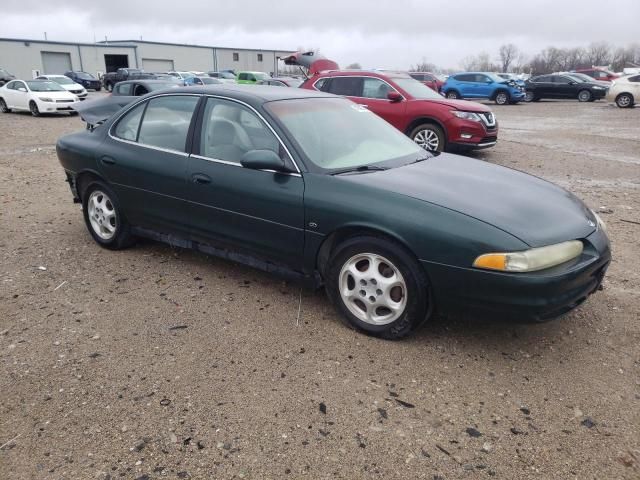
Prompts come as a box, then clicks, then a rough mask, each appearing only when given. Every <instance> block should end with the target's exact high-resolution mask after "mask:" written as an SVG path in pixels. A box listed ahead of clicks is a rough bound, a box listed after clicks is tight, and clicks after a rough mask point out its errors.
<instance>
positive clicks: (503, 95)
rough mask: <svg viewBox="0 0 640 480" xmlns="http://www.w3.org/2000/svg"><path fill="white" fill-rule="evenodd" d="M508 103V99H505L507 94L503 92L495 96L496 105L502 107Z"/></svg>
mask: <svg viewBox="0 0 640 480" xmlns="http://www.w3.org/2000/svg"><path fill="white" fill-rule="evenodd" d="M508 101H509V97H507V94H506V93H504V92H500V93H499V94H498V95H496V103H497V104H498V105H504V104H506V103H507V102H508Z"/></svg>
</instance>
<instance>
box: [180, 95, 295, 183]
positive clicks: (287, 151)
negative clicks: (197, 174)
mask: <svg viewBox="0 0 640 480" xmlns="http://www.w3.org/2000/svg"><path fill="white" fill-rule="evenodd" d="M203 97H204V99H205V102H206V101H207V100H208V99H209V98H215V99H219V100H227V101H230V102H235V103H238V104H240V105H242V106H244V107H247V108H248V109H249V110H250V111H251V112H252V113H254V114H255V115H256V116H257V117H258V118H259V119H260V121H261V122H262V123H263V124H265V125H266V126H267V128H268V129H269V130H270V131H271V133H273V135H274V136H275V137H276V140H278V143H279V144H280V145H281V146H282V147H283V148H284V151H285V152H286V154H287V156H288V157H289V160H291V163H292V164H293V166H294V167H295V169H296V171H295V172H288V173H284V172H278V173H281V174H283V175H292V176H294V177H301V176H302V175H301V171H300V167H299V166H298V163H297V162H296V161H295V159H294V158H293V155H291V152H290V151H289V148H288V147H287V145H286V144H285V143H284V142H283V141H282V138H280V135H278V133H277V132H276V131H275V130H274V129H273V127H272V126H271V125H270V124H269V122H267V120H266V118H264V116H263V115H262V114H261V113H260V112H258V110H256V109H255V108H253V107H252V106H251V105H249V104H248V103H245V102H243V101H242V100H238V99H235V98H229V97H224V96H221V95H204V96H203ZM205 102H203V105H204V103H205ZM203 113H204V107H203V108H202V112H201V113H199V115H200V116H201V117H202V115H203ZM199 120H200V121H199V123H200V128H201V129H202V123H203V122H202V120H203V119H202V118H201V119H199ZM191 150H192V151H193V146H192V148H191ZM191 156H192V157H194V158H199V159H200V160H209V161H211V162H216V163H222V164H224V165H231V166H234V167H241V168H244V167H243V166H242V164H241V163H240V162H232V161H230V160H222V159H221V158H212V157H207V156H204V155H200V147H199V146H198V154H194V153H193V152H192V153H191ZM264 171H265V172H270V171H271V170H264Z"/></svg>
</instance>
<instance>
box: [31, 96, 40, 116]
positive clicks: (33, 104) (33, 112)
mask: <svg viewBox="0 0 640 480" xmlns="http://www.w3.org/2000/svg"><path fill="white" fill-rule="evenodd" d="M29 111H30V112H31V115H33V116H34V117H39V116H40V110H39V109H38V105H37V104H36V102H34V101H33V100H32V101H30V102H29Z"/></svg>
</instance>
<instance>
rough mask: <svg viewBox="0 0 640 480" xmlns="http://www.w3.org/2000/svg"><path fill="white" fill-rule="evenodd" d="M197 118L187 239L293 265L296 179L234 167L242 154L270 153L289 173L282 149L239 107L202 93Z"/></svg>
mask: <svg viewBox="0 0 640 480" xmlns="http://www.w3.org/2000/svg"><path fill="white" fill-rule="evenodd" d="M201 116H202V119H201V122H199V124H201V127H200V128H198V130H197V132H196V134H195V136H194V146H193V154H192V156H191V158H190V159H189V165H188V175H187V176H188V179H189V188H188V199H189V201H190V202H191V207H190V211H189V217H190V223H191V225H192V238H193V240H195V241H197V242H201V243H206V244H210V245H213V246H217V247H222V248H228V249H229V250H232V251H236V252H237V251H241V252H242V251H244V252H247V253H250V254H252V255H253V256H258V257H260V258H262V259H266V260H269V261H272V262H275V263H277V264H281V265H287V266H288V267H291V268H294V269H297V270H300V269H301V266H302V263H303V262H302V258H303V257H302V255H303V249H304V204H303V196H304V181H303V179H302V176H301V175H300V174H299V173H292V174H285V173H275V172H271V171H262V170H254V169H249V168H244V167H243V166H242V165H241V164H240V161H241V160H242V157H243V155H244V154H245V153H247V152H248V151H251V150H272V151H274V152H276V153H277V154H278V155H279V156H280V157H281V158H283V159H284V160H285V162H286V163H287V164H289V165H290V167H291V168H292V169H293V170H296V167H295V165H294V164H293V161H292V160H291V157H290V156H289V153H288V151H287V149H286V148H285V147H284V145H283V144H282V143H281V142H280V141H279V139H278V138H277V136H276V135H275V134H274V132H273V130H272V129H271V128H270V127H269V125H268V124H267V123H266V121H265V120H264V119H263V118H262V117H261V116H260V115H258V114H257V113H256V111H255V110H254V109H253V108H251V107H249V106H247V105H246V104H242V103H239V102H236V101H234V100H232V99H224V98H216V97H209V98H207V100H206V104H205V105H204V108H203V109H202V113H201Z"/></svg>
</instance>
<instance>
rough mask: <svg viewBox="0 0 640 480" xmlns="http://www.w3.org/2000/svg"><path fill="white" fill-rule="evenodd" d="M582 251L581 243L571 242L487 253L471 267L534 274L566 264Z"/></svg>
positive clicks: (577, 241)
mask: <svg viewBox="0 0 640 480" xmlns="http://www.w3.org/2000/svg"><path fill="white" fill-rule="evenodd" d="M583 249H584V245H583V244H582V242H581V241H579V240H571V241H569V242H562V243H558V244H556V245H549V246H547V247H540V248H532V249H530V250H525V251H523V252H512V253H487V254H485V255H480V256H479V257H478V258H476V260H475V261H474V262H473V266H474V267H477V268H484V269H488V270H500V271H503V272H535V271H538V270H544V269H545V268H550V267H555V266H556V265H560V264H561V263H564V262H568V261H569V260H572V259H574V258H576V257H577V256H579V255H580V254H581V253H582V250H583Z"/></svg>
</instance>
